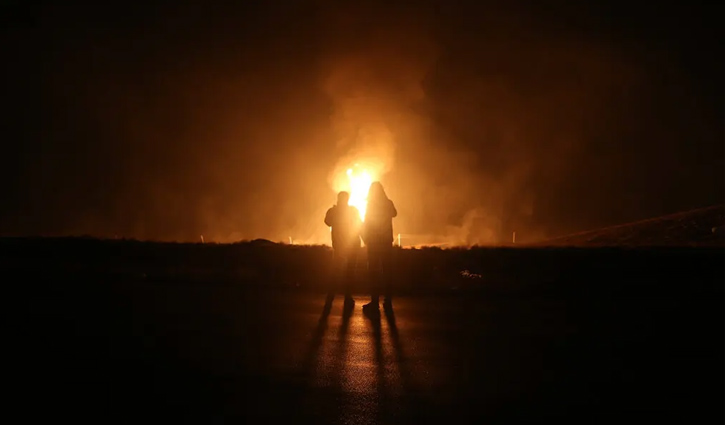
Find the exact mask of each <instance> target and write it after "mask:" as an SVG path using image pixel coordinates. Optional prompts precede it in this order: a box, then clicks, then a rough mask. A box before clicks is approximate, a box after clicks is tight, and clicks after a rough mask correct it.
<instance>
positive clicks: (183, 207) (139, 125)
mask: <svg viewBox="0 0 725 425" xmlns="http://www.w3.org/2000/svg"><path fill="white" fill-rule="evenodd" d="M85 3H89V2H75V1H70V2H57V3H56V4H53V3H51V2H34V3H33V2H20V1H10V2H8V1H4V2H2V3H1V6H0V8H1V9H0V10H1V12H2V13H1V14H0V17H1V19H2V38H1V40H2V41H1V46H2V47H1V48H2V58H3V66H2V71H1V72H2V83H1V85H0V91H1V98H2V101H3V103H4V112H3V114H2V119H1V120H0V123H1V125H2V135H3V145H2V159H3V161H2V167H0V170H2V171H0V173H2V175H1V176H0V194H1V195H2V202H1V203H0V235H3V236H10V235H48V236H50V235H92V236H99V237H116V236H117V237H127V238H140V239H154V240H178V241H196V240H198V239H199V235H201V234H203V235H205V238H206V239H207V240H215V241H222V242H228V241H234V240H240V239H254V238H267V239H271V240H275V241H276V240H287V238H288V237H293V238H294V239H295V240H299V241H302V242H309V243H316V242H323V241H324V238H325V237H329V232H328V233H327V236H325V232H326V231H327V229H326V228H325V226H324V224H323V222H322V219H323V217H324V211H325V210H326V209H327V208H329V207H330V206H331V205H332V204H333V203H334V202H335V191H334V189H333V187H332V185H331V178H332V177H331V175H332V174H333V173H334V172H335V170H336V169H337V168H339V167H340V166H344V164H345V163H346V161H348V160H351V161H354V160H355V159H356V158H359V157H375V158H378V159H379V160H380V161H382V162H384V164H385V170H384V171H385V173H384V175H382V176H381V180H382V182H383V184H384V185H385V187H386V190H387V192H388V195H389V196H390V197H391V198H392V199H393V201H394V202H395V203H396V206H397V207H398V211H399V217H398V218H396V221H395V226H396V232H402V233H404V234H410V235H439V236H440V235H443V237H445V238H449V240H450V241H452V242H455V243H467V244H472V243H498V242H501V241H503V240H506V239H507V238H509V237H510V236H507V235H510V232H511V231H512V230H516V231H517V234H518V235H520V236H519V238H520V239H521V240H523V241H525V240H536V239H541V238H546V237H552V236H558V235H563V234H567V233H571V232H576V231H581V230H586V229H593V228H598V227H602V226H607V225H612V224H618V223H624V222H629V221H634V220H638V219H644V218H648V217H653V216H658V215H663V214H667V213H673V212H678V211H683V210H688V209H694V208H698V207H704V206H709V205H714V204H718V203H723V202H725V171H724V162H725V151H724V149H725V144H724V140H723V138H724V136H725V128H724V126H723V123H724V122H723V119H724V118H725V113H724V112H725V111H724V110H723V103H724V96H725V87H724V86H723V75H725V69H723V68H724V67H723V58H724V57H725V55H724V54H723V53H724V52H725V50H724V49H723V43H722V41H723V30H722V28H723V24H722V22H723V17H724V16H725V11H724V10H723V4H722V2H720V3H717V2H704V1H702V2H698V1H687V2H685V1H680V2H677V1H675V2H664V3H661V2H631V1H587V2H584V1H582V2H564V1H528V2H525V1H500V2H485V1H455V0H453V1H439V2H433V1H418V2H402V1H367V2H362V1H284V0H276V1H274V0H271V1H260V2H253V1H247V2H238V3H243V5H232V4H231V3H235V2H195V3H191V2H171V1H170V2H166V3H165V4H164V2H158V1H149V2H145V4H138V5H136V4H133V3H132V2H120V1H115V0H112V1H107V2H99V4H90V5H87V4H85ZM101 3H102V4H101ZM139 3H141V2H139ZM567 3H575V5H571V4H568V5H567Z"/></svg>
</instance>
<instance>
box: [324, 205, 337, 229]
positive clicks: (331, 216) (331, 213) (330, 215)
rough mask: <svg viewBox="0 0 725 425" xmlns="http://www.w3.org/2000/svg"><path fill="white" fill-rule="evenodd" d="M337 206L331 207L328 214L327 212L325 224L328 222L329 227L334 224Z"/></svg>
mask: <svg viewBox="0 0 725 425" xmlns="http://www.w3.org/2000/svg"><path fill="white" fill-rule="evenodd" d="M334 210H335V207H332V208H330V209H329V210H327V214H325V224H327V227H332V224H333V223H334V217H335V211H334Z"/></svg>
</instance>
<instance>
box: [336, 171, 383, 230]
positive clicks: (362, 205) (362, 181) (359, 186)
mask: <svg viewBox="0 0 725 425" xmlns="http://www.w3.org/2000/svg"><path fill="white" fill-rule="evenodd" d="M378 168H380V167H374V166H366V165H363V164H360V163H356V164H355V165H353V166H351V167H349V168H347V169H343V170H344V171H343V170H340V174H338V176H337V178H336V179H335V190H336V191H338V192H339V191H341V190H344V191H347V192H349V193H350V201H349V204H350V205H352V206H354V207H355V208H357V209H358V211H359V212H360V219H361V220H365V211H366V209H367V205H368V201H367V196H368V190H369V189H370V184H371V183H372V182H374V181H375V180H376V178H377V173H376V170H377V169H378Z"/></svg>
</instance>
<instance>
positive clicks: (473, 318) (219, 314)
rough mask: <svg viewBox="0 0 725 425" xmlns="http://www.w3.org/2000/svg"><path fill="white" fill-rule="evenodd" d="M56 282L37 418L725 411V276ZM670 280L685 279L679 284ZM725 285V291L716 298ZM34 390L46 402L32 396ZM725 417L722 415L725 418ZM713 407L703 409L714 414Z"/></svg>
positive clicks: (41, 342) (30, 324) (16, 370)
mask: <svg viewBox="0 0 725 425" xmlns="http://www.w3.org/2000/svg"><path fill="white" fill-rule="evenodd" d="M110 287H112V288H113V290H112V291H107V288H108V286H107V285H106V286H104V285H99V284H97V283H93V284H91V283H88V284H79V285H77V286H72V285H68V284H65V285H55V286H53V288H54V289H52V290H50V289H48V287H44V288H38V289H37V291H36V292H34V293H35V296H34V297H31V298H29V299H26V300H23V299H18V300H17V302H16V304H17V305H16V306H14V307H13V308H18V306H21V307H20V308H22V311H23V312H24V315H23V316H17V315H16V316H15V317H16V318H17V317H20V320H16V321H15V322H14V323H13V324H12V325H11V326H10V328H11V329H10V331H9V334H8V335H9V336H10V338H11V341H12V338H14V341H13V343H11V344H8V346H7V347H8V350H7V351H8V352H9V353H10V358H11V360H10V361H8V363H6V364H8V365H10V366H11V367H10V370H11V371H13V373H12V376H13V377H14V379H12V378H11V379H10V380H8V381H6V383H8V386H9V388H13V391H12V394H13V395H12V396H11V398H10V399H9V401H10V403H9V405H11V406H12V405H15V407H20V406H22V407H21V408H20V410H21V411H22V412H23V417H24V418H26V419H28V420H30V419H33V418H35V417H43V418H45V419H48V416H49V417H50V418H56V419H57V418H64V417H68V418H73V419H74V420H76V421H84V420H88V421H90V422H96V421H100V422H99V423H102V422H106V423H107V422H111V421H117V422H124V423H127V421H138V420H141V419H144V420H151V419H153V420H161V421H164V422H168V423H238V422H240V421H244V420H247V421H250V423H270V421H273V420H281V421H283V423H300V422H301V423H345V424H366V423H370V424H372V423H391V424H392V423H396V424H397V423H480V421H485V423H523V422H526V423H543V422H546V423H549V422H550V421H552V420H553V421H554V422H551V423H562V422H566V423H593V422H594V423H611V421H614V420H621V419H627V420H638V421H639V420H642V421H647V422H652V421H658V420H665V419H672V418H680V419H687V420H689V421H692V420H695V421H696V420H698V419H701V418H705V417H708V416H711V415H715V419H718V420H719V419H721V418H722V412H723V409H722V407H723V403H722V400H723V397H722V396H723V387H722V383H723V347H722V341H723V332H722V331H723V322H722V319H723V317H722V297H721V291H720V292H718V291H715V292H714V293H709V294H708V293H704V294H703V293H701V294H699V295H698V294H685V295H683V296H679V297H677V296H672V295H671V293H670V292H665V293H662V294H657V293H653V294H649V295H647V296H643V295H641V294H639V295H637V294H634V295H631V296H626V295H621V294H620V295H618V296H612V297H606V296H599V297H595V298H592V297H583V298H582V297H579V298H576V297H574V298H572V297H553V296H551V297H546V296H541V295H540V296H536V297H535V296H528V297H527V296H524V295H521V294H519V295H516V296H513V295H505V294H498V295H494V294H488V295H486V294H485V293H461V294H458V295H448V296H441V297H431V296H426V297H415V296H407V297H400V298H398V299H397V300H396V302H395V306H394V314H393V315H382V316H381V318H380V320H379V321H376V320H369V319H368V318H367V317H365V316H364V315H363V314H362V311H361V306H362V304H363V303H364V302H365V301H366V300H365V299H364V297H362V296H357V297H356V300H357V304H356V306H355V308H354V309H353V311H352V313H351V314H350V315H344V314H343V305H342V299H341V298H339V297H338V298H337V299H336V300H335V302H334V303H333V305H332V306H331V308H330V309H329V313H326V309H325V297H324V294H323V295H321V294H315V293H310V292H303V291H299V290H272V289H268V290H263V289H250V288H247V289H244V288H243V287H241V286H238V285H214V284H207V285H201V284H186V285H182V284H179V285H173V284H170V283H165V284H154V283H152V282H142V283H126V282H116V283H115V284H113V285H110ZM668 294H669V295H668ZM713 294H715V295H717V296H719V298H718V297H717V296H714V297H713ZM28 400H30V406H31V407H30V408H27V407H26V406H27V405H28ZM720 422H722V421H720ZM701 423H702V422H701Z"/></svg>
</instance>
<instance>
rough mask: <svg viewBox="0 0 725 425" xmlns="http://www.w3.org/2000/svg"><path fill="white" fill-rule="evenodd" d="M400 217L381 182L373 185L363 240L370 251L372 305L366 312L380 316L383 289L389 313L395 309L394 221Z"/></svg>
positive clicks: (385, 304)
mask: <svg viewBox="0 0 725 425" xmlns="http://www.w3.org/2000/svg"><path fill="white" fill-rule="evenodd" d="M397 215H398V211H397V210H396V209H395V205H394V204H393V201H391V200H390V199H388V196H387V195H386V194H385V189H384V188H383V185H382V184H381V183H380V182H373V183H372V184H371V185H370V190H369V191H368V206H367V210H366V212H365V222H364V223H363V232H362V236H363V240H364V241H365V246H367V250H368V271H369V274H370V278H371V291H370V292H371V294H370V303H369V304H366V305H364V306H363V311H364V312H366V313H371V314H379V313H380V306H379V299H380V286H383V287H384V290H385V302H384V303H383V306H384V307H385V308H386V309H389V308H392V305H393V304H392V301H393V300H392V283H393V282H392V270H391V267H392V254H393V218H394V217H396V216H397Z"/></svg>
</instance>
